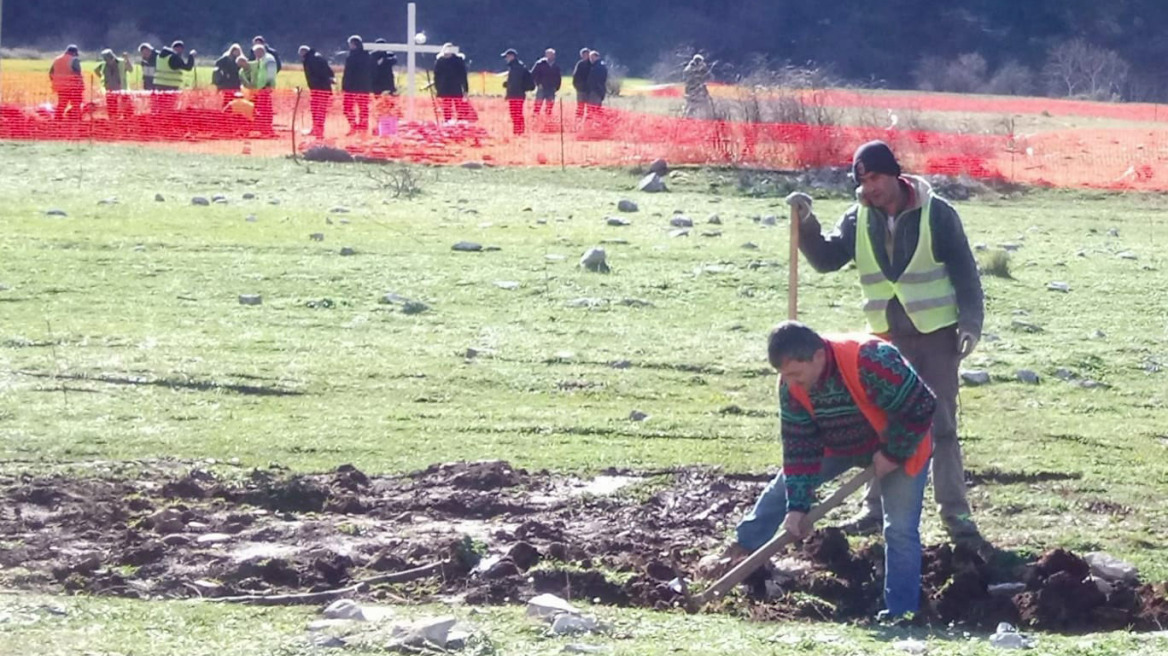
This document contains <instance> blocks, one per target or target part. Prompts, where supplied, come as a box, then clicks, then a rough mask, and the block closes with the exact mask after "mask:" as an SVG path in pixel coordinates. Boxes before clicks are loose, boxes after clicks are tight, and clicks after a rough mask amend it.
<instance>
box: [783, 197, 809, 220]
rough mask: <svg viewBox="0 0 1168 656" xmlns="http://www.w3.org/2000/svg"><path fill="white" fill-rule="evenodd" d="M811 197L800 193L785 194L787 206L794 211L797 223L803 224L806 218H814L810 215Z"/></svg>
mask: <svg viewBox="0 0 1168 656" xmlns="http://www.w3.org/2000/svg"><path fill="white" fill-rule="evenodd" d="M812 202H813V201H812V200H811V196H808V195H807V194H805V193H803V192H801V191H793V192H791V193H789V194H787V204H788V205H790V206H791V207H792V208H794V209H795V213H796V214H797V215H798V216H799V223H804V222H805V221H807V219H808V218H810V217H812V216H814V215H813V214H812V213H811V203H812Z"/></svg>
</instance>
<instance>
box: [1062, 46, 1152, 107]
mask: <svg viewBox="0 0 1168 656" xmlns="http://www.w3.org/2000/svg"><path fill="white" fill-rule="evenodd" d="M1043 70H1044V73H1045V74H1046V78H1047V83H1048V85H1049V88H1050V90H1051V92H1052V93H1054V94H1056V95H1065V96H1081V97H1086V98H1094V99H1097V100H1108V99H1114V100H1118V99H1120V97H1121V96H1122V91H1123V89H1124V86H1125V84H1126V82H1127V77H1128V73H1129V72H1130V70H1131V67H1130V66H1128V63H1127V62H1126V61H1124V60H1123V58H1122V57H1120V56H1119V54H1118V53H1116V52H1115V51H1114V50H1107V49H1105V48H1100V47H1098V46H1095V45H1092V44H1090V43H1087V42H1086V41H1084V40H1083V39H1074V40H1073V41H1067V42H1066V43H1061V44H1059V45H1057V46H1055V47H1053V48H1051V49H1050V53H1049V54H1048V56H1047V61H1046V67H1045V69H1043Z"/></svg>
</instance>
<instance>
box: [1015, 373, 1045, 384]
mask: <svg viewBox="0 0 1168 656" xmlns="http://www.w3.org/2000/svg"><path fill="white" fill-rule="evenodd" d="M1017 376H1018V380H1019V381H1021V382H1023V383H1026V384H1027V385H1037V384H1038V383H1039V380H1040V379H1039V377H1038V374H1037V373H1035V372H1033V371H1031V370H1029V369H1019V370H1018V373H1017Z"/></svg>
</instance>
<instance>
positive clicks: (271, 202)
mask: <svg viewBox="0 0 1168 656" xmlns="http://www.w3.org/2000/svg"><path fill="white" fill-rule="evenodd" d="M279 204H280V199H279V198H272V199H270V200H269V201H268V205H279Z"/></svg>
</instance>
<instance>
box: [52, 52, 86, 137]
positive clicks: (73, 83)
mask: <svg viewBox="0 0 1168 656" xmlns="http://www.w3.org/2000/svg"><path fill="white" fill-rule="evenodd" d="M49 80H50V81H51V82H52V84H53V93H55V94H57V109H56V111H55V112H54V116H55V117H56V118H57V119H58V120H64V119H73V120H80V119H81V105H82V103H83V102H84V101H85V80H84V78H82V77H81V58H80V51H79V50H78V49H77V46H74V45H70V46H69V47H67V48H65V52H63V53H61V54H60V55H59V56H58V57H57V58H56V59H54V60H53V64H52V66H50V67H49Z"/></svg>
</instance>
